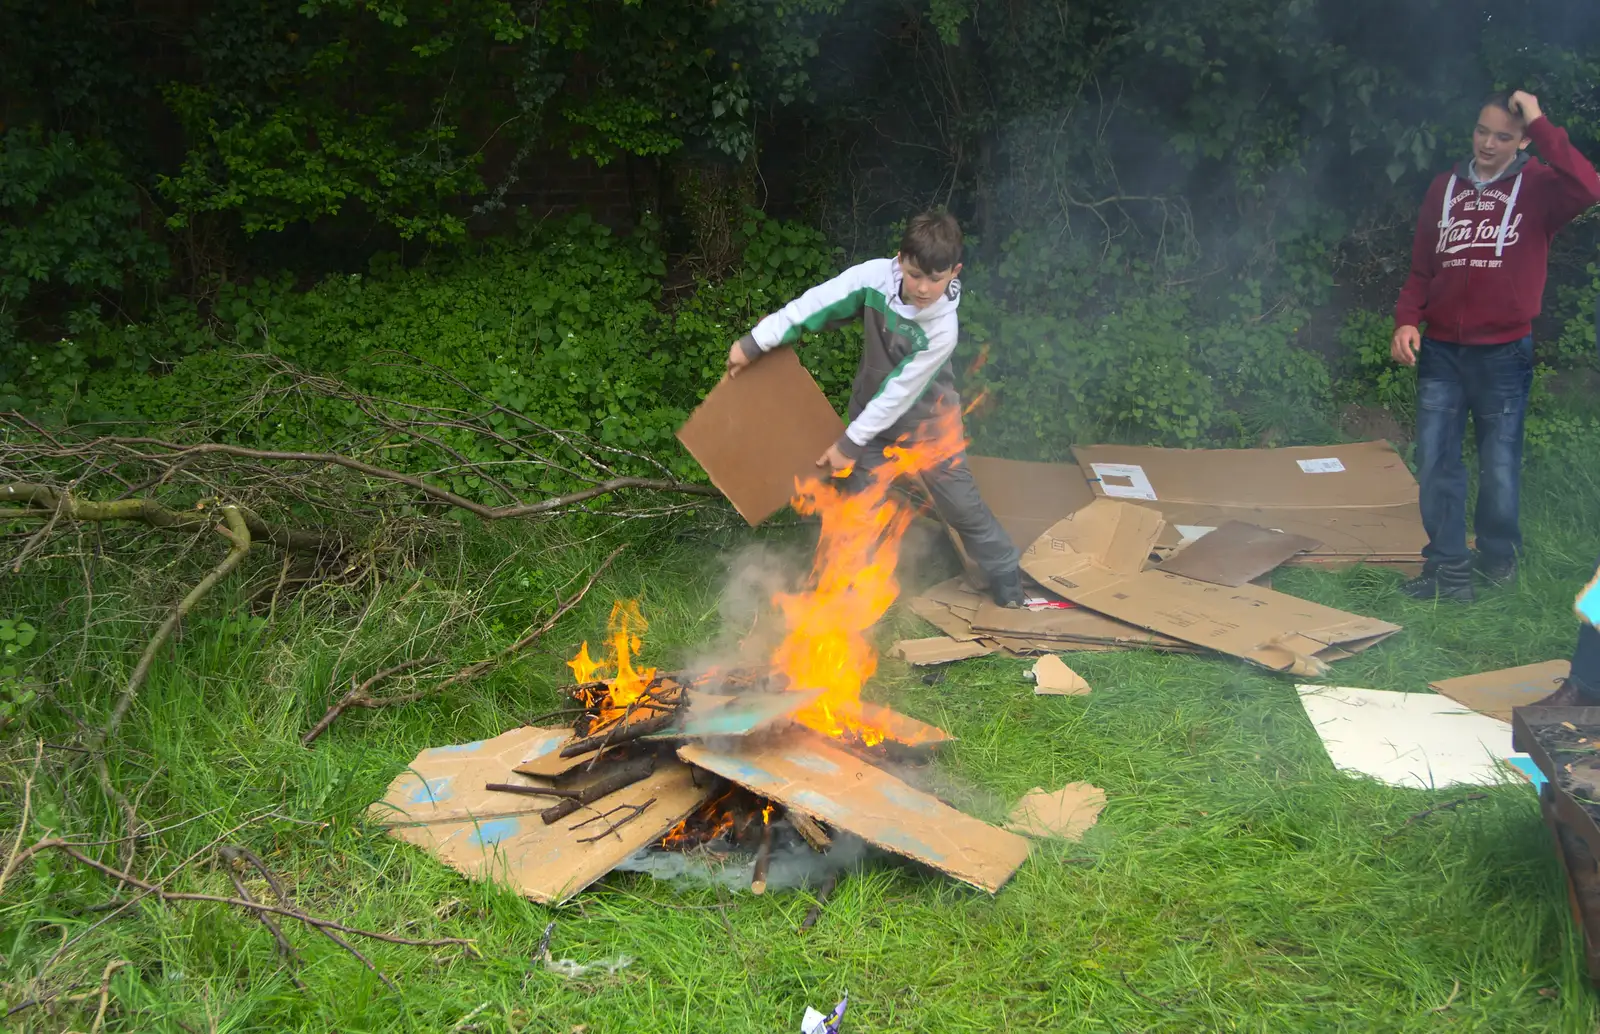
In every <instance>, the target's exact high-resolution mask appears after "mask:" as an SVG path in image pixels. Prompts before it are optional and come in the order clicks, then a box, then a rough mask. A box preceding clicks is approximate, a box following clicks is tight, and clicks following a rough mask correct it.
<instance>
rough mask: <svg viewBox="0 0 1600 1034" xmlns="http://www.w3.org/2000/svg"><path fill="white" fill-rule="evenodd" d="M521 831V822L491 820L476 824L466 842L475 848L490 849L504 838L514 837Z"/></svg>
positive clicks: (514, 820)
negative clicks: (476, 826)
mask: <svg viewBox="0 0 1600 1034" xmlns="http://www.w3.org/2000/svg"><path fill="white" fill-rule="evenodd" d="M521 830H522V822H521V821H520V820H518V819H514V818H512V819H491V820H490V821H488V822H480V823H478V828H477V829H475V830H473V831H472V836H471V838H470V839H469V841H468V842H469V843H471V844H473V845H475V846H477V847H490V846H492V845H494V844H498V843H499V842H500V841H502V840H504V839H505V838H506V837H510V836H516V835H517V833H519V832H520V831H521Z"/></svg>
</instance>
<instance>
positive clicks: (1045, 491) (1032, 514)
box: [967, 454, 1094, 549]
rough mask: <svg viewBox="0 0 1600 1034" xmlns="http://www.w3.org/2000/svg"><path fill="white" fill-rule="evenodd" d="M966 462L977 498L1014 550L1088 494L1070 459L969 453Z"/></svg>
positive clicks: (1084, 500)
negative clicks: (1031, 459)
mask: <svg viewBox="0 0 1600 1034" xmlns="http://www.w3.org/2000/svg"><path fill="white" fill-rule="evenodd" d="M967 466H968V468H970V469H971V471H972V477H973V480H975V481H977V483H978V492H979V493H980V494H981V495H982V496H983V501H984V502H986V503H988V504H989V509H990V510H992V511H994V515H995V519H996V520H998V521H999V522H1000V526H1001V527H1002V528H1004V529H1005V530H1006V534H1007V535H1010V536H1011V541H1012V542H1014V543H1016V546H1017V548H1018V549H1027V548H1028V545H1029V544H1030V543H1032V542H1033V540H1034V539H1036V538H1038V537H1039V536H1040V535H1043V534H1044V533H1045V532H1046V531H1047V530H1049V528H1050V525H1052V524H1054V523H1055V522H1056V521H1059V520H1060V519H1061V518H1063V517H1065V516H1066V515H1067V514H1069V513H1074V512H1076V511H1077V510H1078V509H1079V508H1081V507H1083V506H1086V505H1088V503H1089V501H1090V500H1092V499H1093V498H1094V493H1093V492H1092V491H1090V489H1089V484H1088V482H1087V481H1085V480H1084V478H1083V472H1082V471H1081V470H1079V469H1078V467H1077V466H1076V465H1074V464H1071V463H1030V462H1027V461H1025V460H1002V459H996V458H994V457H992V456H973V455H971V454H969V455H968V456H967Z"/></svg>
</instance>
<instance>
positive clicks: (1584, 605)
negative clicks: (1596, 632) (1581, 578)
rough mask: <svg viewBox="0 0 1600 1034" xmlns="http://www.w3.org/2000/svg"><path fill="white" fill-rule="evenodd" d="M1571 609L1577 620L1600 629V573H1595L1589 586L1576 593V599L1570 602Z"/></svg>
mask: <svg viewBox="0 0 1600 1034" xmlns="http://www.w3.org/2000/svg"><path fill="white" fill-rule="evenodd" d="M1572 609H1573V610H1575V611H1576V612H1577V614H1578V618H1579V620H1581V621H1586V622H1588V623H1589V624H1591V625H1594V626H1595V627H1597V628H1600V571H1596V572H1595V574H1594V577H1593V578H1592V579H1590V580H1589V584H1588V585H1585V586H1584V587H1583V591H1582V592H1580V593H1578V598H1577V599H1575V600H1573V601H1572Z"/></svg>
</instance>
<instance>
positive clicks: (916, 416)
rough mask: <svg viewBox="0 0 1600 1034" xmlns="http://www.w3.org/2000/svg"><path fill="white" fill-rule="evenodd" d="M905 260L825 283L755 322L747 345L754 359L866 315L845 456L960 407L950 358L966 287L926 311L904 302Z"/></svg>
mask: <svg viewBox="0 0 1600 1034" xmlns="http://www.w3.org/2000/svg"><path fill="white" fill-rule="evenodd" d="M900 281H901V276H900V260H899V259H897V258H893V259H872V260H871V261H869V262H863V263H861V264H860V265H859V266H852V267H851V268H849V269H847V270H845V271H844V272H843V273H840V274H839V275H838V276H836V277H834V278H833V279H832V280H829V281H828V282H827V283H825V284H819V285H818V286H816V287H813V288H812V289H811V290H809V291H807V292H806V293H805V294H803V295H801V296H800V297H799V298H796V299H795V300H794V301H792V302H790V303H789V304H788V305H785V306H784V307H783V308H781V309H779V310H778V311H777V312H775V313H773V314H772V315H770V316H768V317H767V318H766V319H763V320H762V321H761V322H760V323H758V324H756V327H755V329H754V330H752V331H751V332H750V333H749V334H748V335H746V336H745V337H744V338H742V339H740V345H741V347H742V348H743V349H744V353H745V355H746V356H748V357H749V358H751V359H754V358H755V357H756V356H757V355H758V354H760V353H762V352H769V351H771V350H772V349H774V348H777V347H778V346H779V345H788V344H793V343H795V342H797V341H798V340H799V338H800V335H801V334H803V333H805V332H806V331H808V330H809V331H817V330H824V329H831V328H833V327H835V326H838V325H839V324H842V323H845V322H848V321H850V320H853V319H855V317H856V316H857V315H861V316H862V318H863V322H864V323H865V325H866V348H865V350H864V351H863V352H862V355H861V366H860V367H859V368H858V369H857V370H856V379H855V384H854V386H853V387H852V389H851V392H850V410H849V412H850V424H849V426H847V427H846V428H845V432H844V436H843V437H842V438H840V439H839V443H838V444H839V451H840V452H842V453H844V454H845V455H846V456H848V457H849V458H850V459H852V460H854V459H859V458H860V457H861V455H862V453H864V452H865V451H866V449H867V447H868V446H869V445H871V444H872V441H873V439H875V438H879V437H888V438H891V439H892V438H897V437H899V436H900V435H901V434H905V433H910V432H914V431H915V430H916V428H917V425H919V424H921V423H922V422H923V421H924V420H926V419H927V418H928V417H929V416H931V415H932V413H933V411H934V407H935V405H937V404H938V403H939V402H940V401H941V400H943V401H945V402H947V403H949V404H951V405H956V406H959V405H960V398H959V396H957V395H956V389H955V374H954V372H953V371H952V370H951V369H950V355H951V353H953V352H954V351H955V349H956V307H957V306H958V305H960V304H961V281H960V280H952V281H950V288H949V290H947V291H946V292H945V294H944V297H942V298H940V299H939V300H938V301H936V302H934V303H933V304H932V305H930V306H928V307H927V308H926V309H923V310H921V311H920V312H919V311H917V310H915V309H913V308H912V307H911V306H910V305H908V304H906V303H905V302H903V301H901V300H900Z"/></svg>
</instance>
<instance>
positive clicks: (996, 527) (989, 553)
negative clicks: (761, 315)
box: [728, 213, 1023, 607]
mask: <svg viewBox="0 0 1600 1034" xmlns="http://www.w3.org/2000/svg"><path fill="white" fill-rule="evenodd" d="M960 273H961V226H960V224H958V223H957V222H956V220H955V217H954V216H950V215H944V214H931V213H930V214H924V215H919V216H917V217H915V218H914V219H912V220H911V222H910V223H909V224H908V225H907V226H906V232H905V236H904V238H902V240H901V244H900V253H899V254H898V255H896V256H895V257H894V258H892V259H889V258H886V259H872V260H870V261H867V262H863V263H861V264H860V265H858V266H852V267H851V268H849V269H847V270H845V271H844V272H843V273H841V274H839V275H838V276H836V277H834V278H833V279H832V280H829V281H828V282H827V283H825V284H820V285H818V286H816V287H813V288H812V289H811V290H809V291H807V292H806V293H805V294H803V295H801V296H800V297H799V298H797V299H795V300H794V301H792V302H790V303H789V304H788V305H785V306H784V307H783V308H781V309H779V310H778V311H777V312H775V313H773V314H772V315H770V316H768V317H767V318H766V319H764V320H762V321H761V322H760V323H758V324H756V326H755V329H754V330H752V331H751V332H750V333H749V334H746V335H745V336H744V337H742V338H740V339H739V340H738V341H735V342H734V344H733V347H732V348H731V349H729V351H728V374H729V376H735V375H737V374H738V372H739V371H740V370H741V369H743V368H744V367H745V366H748V365H749V364H750V363H751V362H752V361H754V360H755V359H757V358H758V357H760V356H761V355H762V354H763V353H765V352H769V351H771V350H772V349H774V348H777V347H778V346H779V345H788V344H794V343H796V342H798V341H799V339H800V336H801V335H802V334H803V333H805V332H806V331H808V330H809V331H817V330H824V329H831V328H832V327H834V326H837V325H839V324H841V323H846V322H849V321H851V320H854V319H856V318H857V317H860V318H861V319H862V322H863V324H864V325H865V330H866V335H865V337H866V347H865V349H864V350H863V352H862V355H861V366H860V367H859V368H858V369H857V370H856V379H855V384H854V386H853V387H852V389H851V392H850V409H849V414H850V423H849V425H848V426H847V427H846V428H845V432H844V434H843V435H842V436H841V437H840V438H839V440H838V441H837V442H835V443H834V444H833V445H831V446H829V448H828V451H827V452H825V453H823V455H822V456H821V458H819V459H818V460H817V466H819V467H826V468H829V469H830V470H832V471H841V470H845V469H847V468H853V473H852V474H851V477H852V478H856V477H863V476H865V474H866V473H867V471H869V470H871V469H872V468H873V467H875V466H877V465H878V464H879V463H881V462H883V459H884V456H883V450H884V447H885V446H888V445H893V444H894V443H895V441H896V440H898V439H900V438H904V437H910V438H911V439H913V440H915V439H916V438H917V436H918V434H919V431H920V430H921V428H922V426H923V424H924V422H926V421H928V420H929V418H930V417H932V416H933V414H934V411H935V409H936V408H937V407H939V406H944V405H948V406H953V407H954V408H955V410H956V412H958V413H959V412H960V411H961V398H960V396H959V395H957V394H956V388H955V373H954V371H952V370H951V368H950V356H951V354H952V353H954V352H955V348H956V336H957V323H956V308H957V306H958V305H960V303H961V281H960V280H958V279H956V277H957V276H958V275H959V274H960ZM923 479H924V481H926V483H927V485H928V491H929V492H930V493H931V494H932V495H933V502H934V505H935V506H936V507H938V510H939V515H940V516H941V517H943V518H944V521H945V523H946V524H948V525H950V527H952V528H954V529H955V531H956V533H957V534H958V535H960V536H961V543H962V545H963V546H964V547H965V548H966V551H967V555H968V556H970V557H971V558H972V560H973V562H974V563H976V564H977V565H978V566H979V567H980V568H981V569H982V570H983V572H984V574H986V575H987V576H988V578H989V590H990V593H991V594H992V595H993V597H994V600H995V602H996V603H999V604H1000V605H1001V606H1005V607H1020V606H1022V599H1023V597H1022V576H1021V572H1020V570H1019V568H1018V561H1019V560H1020V559H1021V557H1020V554H1019V553H1018V551H1017V548H1016V547H1015V546H1014V545H1012V542H1011V538H1010V536H1008V535H1007V534H1006V533H1005V530H1004V529H1003V528H1001V527H1000V523H999V522H998V521H996V520H995V518H994V514H993V513H992V512H991V511H990V510H989V507H988V506H987V505H986V504H985V503H984V501H983V498H982V496H980V495H979V494H978V486H977V483H976V482H975V481H973V479H972V472H971V471H970V470H969V469H968V468H967V464H966V456H965V454H964V453H963V454H961V455H958V456H956V457H953V458H952V459H950V460H947V461H946V462H944V463H942V464H940V465H939V466H938V467H936V468H934V469H933V470H930V471H928V472H927V473H926V474H924V475H923Z"/></svg>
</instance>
